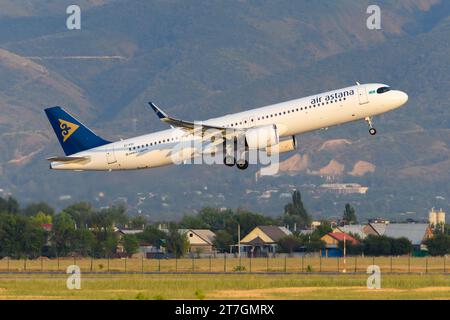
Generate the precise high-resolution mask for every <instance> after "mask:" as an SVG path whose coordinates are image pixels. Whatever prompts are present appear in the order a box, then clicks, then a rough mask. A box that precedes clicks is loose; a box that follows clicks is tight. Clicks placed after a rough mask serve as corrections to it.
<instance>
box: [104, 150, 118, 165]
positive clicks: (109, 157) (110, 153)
mask: <svg viewBox="0 0 450 320" xmlns="http://www.w3.org/2000/svg"><path fill="white" fill-rule="evenodd" d="M106 161H107V162H108V164H113V163H116V162H117V159H116V154H115V153H114V146H111V147H109V148H108V149H106Z"/></svg>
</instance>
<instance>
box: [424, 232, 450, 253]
mask: <svg viewBox="0 0 450 320" xmlns="http://www.w3.org/2000/svg"><path fill="white" fill-rule="evenodd" d="M425 244H426V245H427V248H428V253H429V254H430V255H432V256H444V255H446V254H448V253H450V236H449V235H447V234H442V233H439V234H436V235H435V236H434V237H433V238H430V239H428V240H427V241H425Z"/></svg>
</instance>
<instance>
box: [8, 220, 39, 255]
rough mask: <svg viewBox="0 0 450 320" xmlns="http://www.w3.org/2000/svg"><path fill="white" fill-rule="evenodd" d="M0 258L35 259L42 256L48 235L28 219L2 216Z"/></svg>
mask: <svg viewBox="0 0 450 320" xmlns="http://www.w3.org/2000/svg"><path fill="white" fill-rule="evenodd" d="M0 239H1V240H0V256H1V257H4V256H9V257H12V258H16V259H19V258H22V257H29V258H35V257H38V256H40V255H41V253H42V248H43V246H44V244H45V242H46V239H47V233H46V231H44V230H43V229H42V228H41V227H40V226H38V225H36V224H35V223H33V222H32V221H31V220H30V219H28V218H27V217H24V216H21V215H16V214H10V213H9V214H6V213H4V214H0Z"/></svg>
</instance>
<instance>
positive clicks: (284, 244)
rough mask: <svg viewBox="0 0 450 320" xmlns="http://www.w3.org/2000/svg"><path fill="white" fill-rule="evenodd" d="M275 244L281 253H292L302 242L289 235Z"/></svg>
mask: <svg viewBox="0 0 450 320" xmlns="http://www.w3.org/2000/svg"><path fill="white" fill-rule="evenodd" d="M277 244H278V246H279V247H280V249H281V251H282V252H284V253H292V252H294V250H295V249H297V248H298V247H300V246H301V245H302V240H301V239H300V238H299V237H297V236H295V235H289V236H286V237H283V238H281V239H279V240H278V242H277Z"/></svg>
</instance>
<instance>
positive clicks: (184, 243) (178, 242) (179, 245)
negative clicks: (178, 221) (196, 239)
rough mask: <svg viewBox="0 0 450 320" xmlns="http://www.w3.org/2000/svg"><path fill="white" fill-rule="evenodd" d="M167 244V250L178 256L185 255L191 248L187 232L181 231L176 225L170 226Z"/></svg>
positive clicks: (166, 239)
mask: <svg viewBox="0 0 450 320" xmlns="http://www.w3.org/2000/svg"><path fill="white" fill-rule="evenodd" d="M165 245H166V249H167V252H168V253H170V254H172V255H173V256H174V257H176V258H180V257H182V256H184V255H185V254H186V253H187V252H188V250H189V240H188V238H187V235H186V233H180V232H179V231H178V230H177V229H176V228H175V226H170V227H169V232H168V234H167V235H166V238H165Z"/></svg>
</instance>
